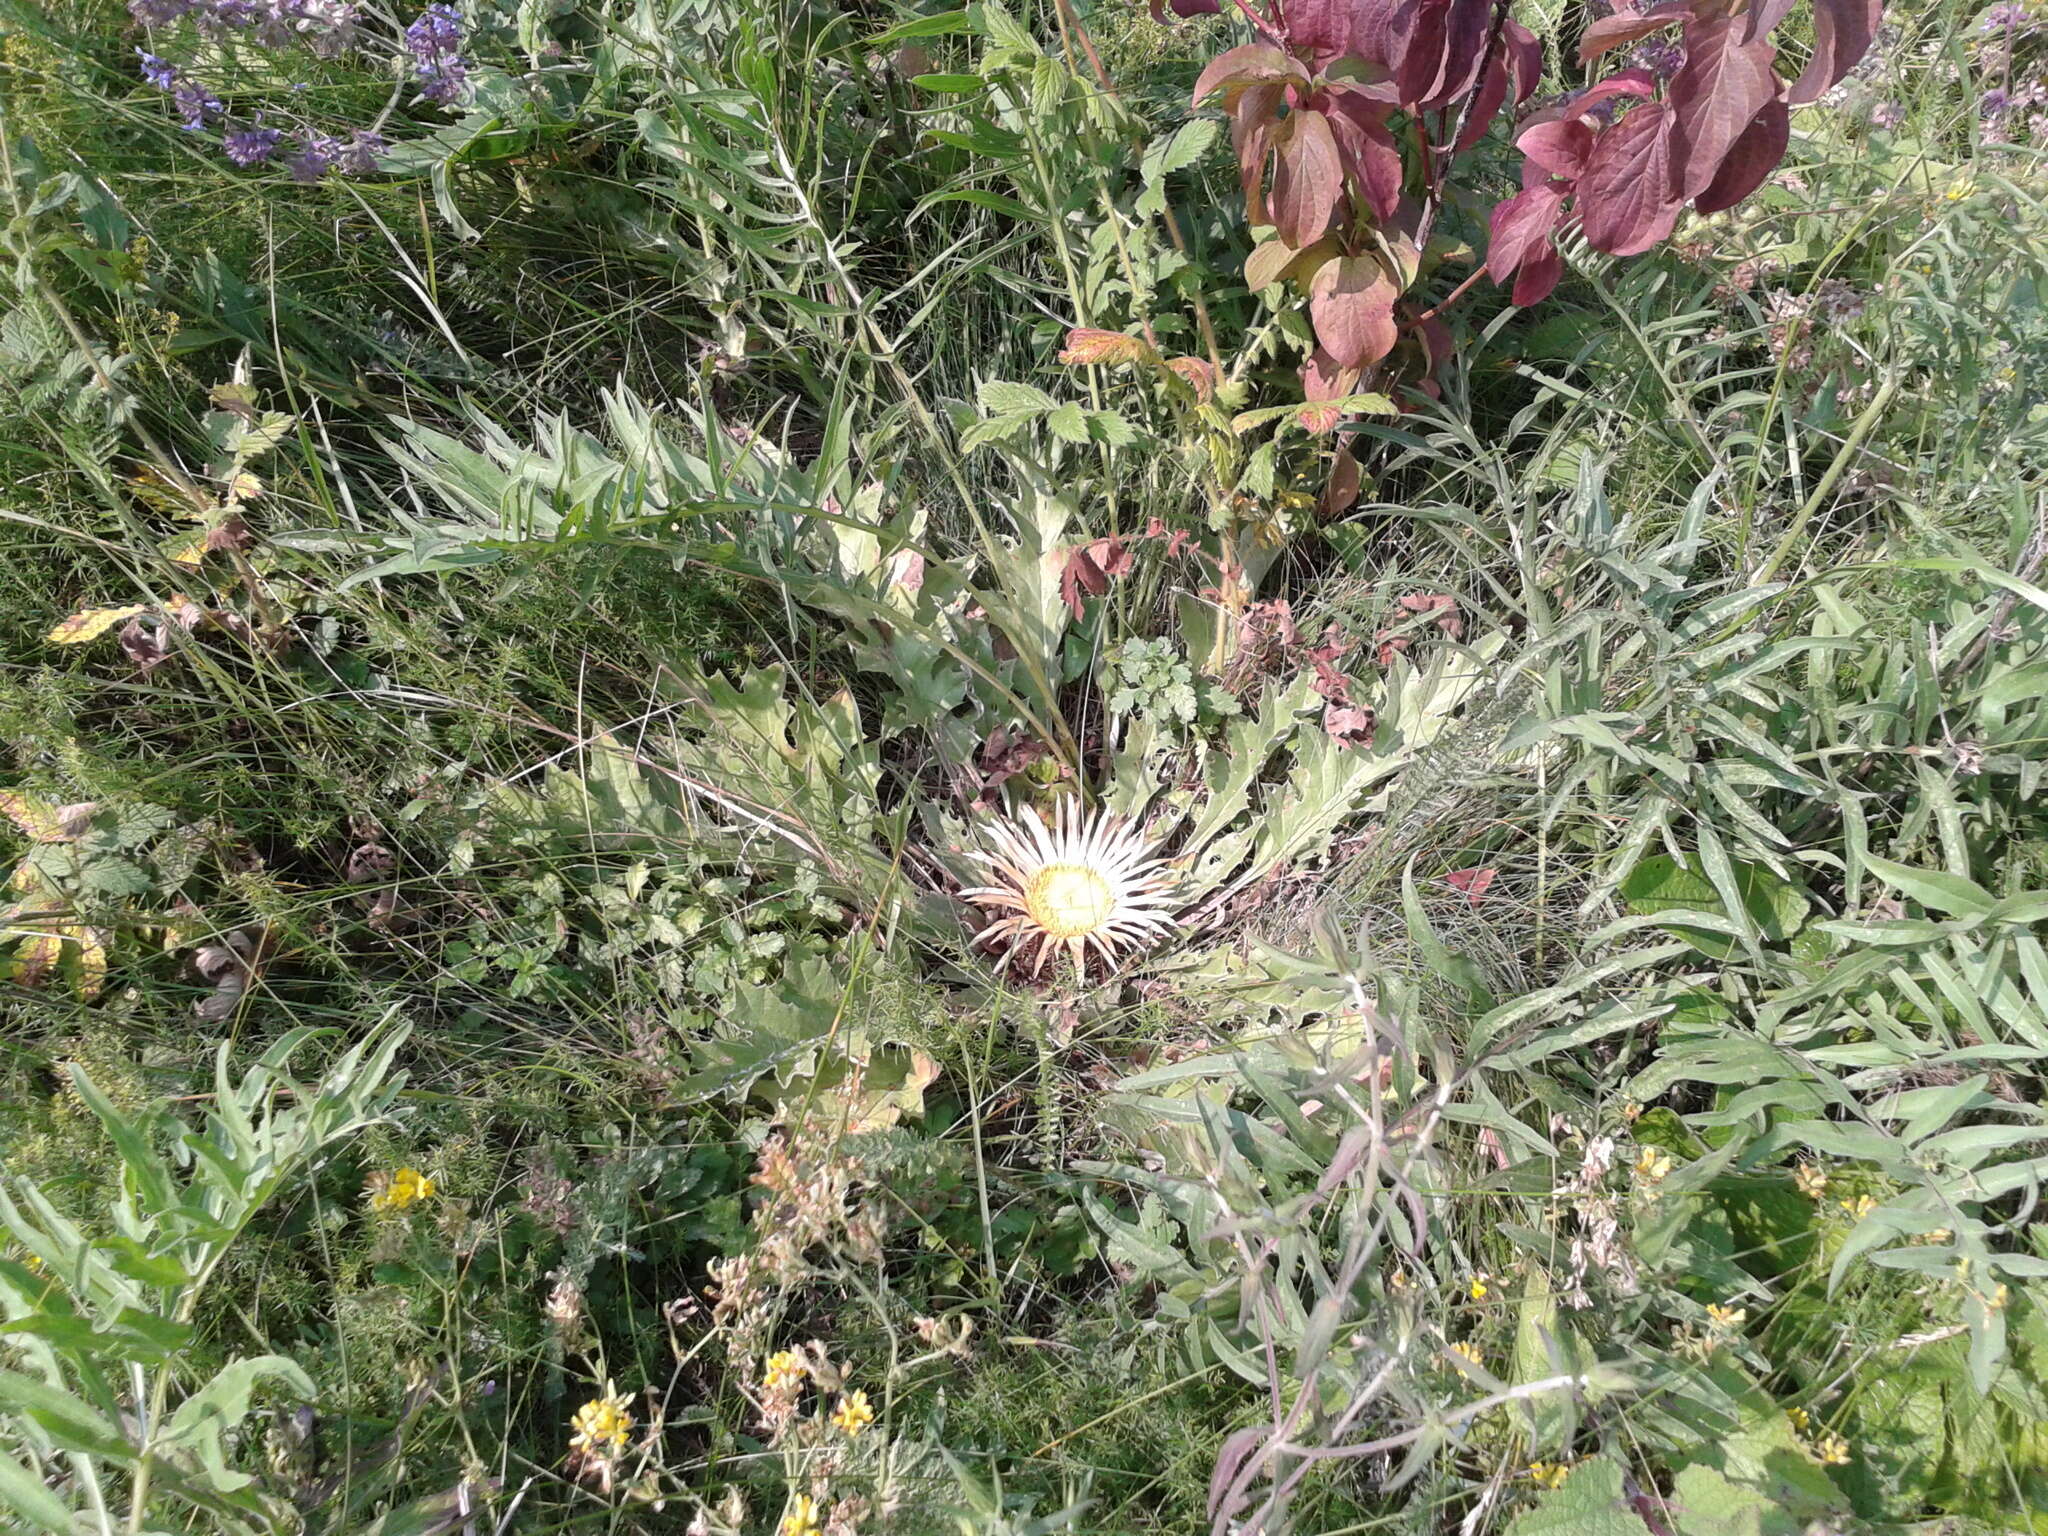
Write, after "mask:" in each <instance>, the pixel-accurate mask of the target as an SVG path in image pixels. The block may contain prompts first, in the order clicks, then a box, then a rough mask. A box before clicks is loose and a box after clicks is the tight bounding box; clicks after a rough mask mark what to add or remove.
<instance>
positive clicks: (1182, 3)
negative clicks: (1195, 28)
mask: <svg viewBox="0 0 2048 1536" xmlns="http://www.w3.org/2000/svg"><path fill="white" fill-rule="evenodd" d="M1166 3H1167V5H1169V6H1170V7H1172V10H1173V14H1174V15H1176V16H1183V17H1185V16H1214V15H1215V14H1216V13H1217V12H1218V11H1220V10H1222V9H1223V7H1222V6H1221V5H1220V4H1218V3H1217V0H1166ZM1152 19H1153V20H1154V21H1156V22H1158V23H1159V24H1160V25H1161V26H1162V27H1163V26H1166V25H1168V22H1167V20H1166V12H1165V11H1164V10H1162V9H1161V8H1160V4H1159V0H1152Z"/></svg>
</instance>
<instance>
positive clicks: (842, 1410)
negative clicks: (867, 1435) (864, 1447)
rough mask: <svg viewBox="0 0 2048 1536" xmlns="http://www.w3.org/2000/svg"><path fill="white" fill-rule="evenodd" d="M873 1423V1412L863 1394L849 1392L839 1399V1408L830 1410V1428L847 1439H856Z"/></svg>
mask: <svg viewBox="0 0 2048 1536" xmlns="http://www.w3.org/2000/svg"><path fill="white" fill-rule="evenodd" d="M874 1422H875V1410H874V1409H873V1407H871V1406H870V1405H869V1403H868V1395H867V1393H865V1392H849V1393H847V1394H846V1395H845V1396H844V1397H842V1398H840V1399H839V1406H838V1407H836V1408H834V1409H833V1410H832V1427H833V1428H834V1429H836V1430H838V1431H839V1432H840V1433H841V1434H842V1435H844V1436H846V1438H847V1439H849V1440H852V1439H855V1438H856V1437H858V1436H859V1435H860V1434H861V1433H862V1432H863V1431H865V1430H866V1429H867V1427H868V1426H869V1425H870V1424H872V1423H874Z"/></svg>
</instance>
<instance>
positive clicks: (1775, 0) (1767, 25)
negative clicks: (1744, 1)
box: [1742, 0, 1798, 43]
mask: <svg viewBox="0 0 2048 1536" xmlns="http://www.w3.org/2000/svg"><path fill="white" fill-rule="evenodd" d="M1796 4H1798V0H1749V10H1748V11H1747V12H1746V13H1745V14H1744V17H1743V20H1744V23H1745V26H1744V30H1743V33H1742V37H1743V41H1745V42H1751V43H1753V42H1755V41H1756V40H1757V39H1758V38H1760V37H1762V36H1763V35H1764V34H1765V33H1766V32H1768V31H1770V30H1771V28H1773V27H1775V26H1776V25H1777V24H1778V23H1779V22H1781V21H1783V20H1784V19H1785V18H1786V17H1787V16H1789V15H1791V14H1792V7H1793V6H1794V5H1796Z"/></svg>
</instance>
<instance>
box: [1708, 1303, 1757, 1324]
mask: <svg viewBox="0 0 2048 1536" xmlns="http://www.w3.org/2000/svg"><path fill="white" fill-rule="evenodd" d="M1707 1321H1708V1322H1710V1323H1712V1324H1713V1325H1714V1326H1715V1327H1716V1328H1724V1329H1726V1328H1740V1327H1741V1326H1742V1325H1743V1324H1744V1323H1746V1322H1748V1321H1749V1309H1748V1308H1747V1307H1723V1306H1719V1305H1716V1304H1715V1303H1713V1302H1708V1303H1707Z"/></svg>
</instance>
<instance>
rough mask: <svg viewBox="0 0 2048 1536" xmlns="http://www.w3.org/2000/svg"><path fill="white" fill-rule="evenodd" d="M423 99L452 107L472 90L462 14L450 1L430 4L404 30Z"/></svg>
mask: <svg viewBox="0 0 2048 1536" xmlns="http://www.w3.org/2000/svg"><path fill="white" fill-rule="evenodd" d="M405 46H406V49H407V51H408V52H410V53H411V54H412V57H413V75H414V77H415V78H416V79H418V81H419V82H420V95H419V99H420V100H421V101H431V102H434V103H436V104H438V105H440V106H444V107H446V106H452V105H453V104H454V103H455V102H457V101H460V100H461V99H462V97H463V94H464V93H465V92H466V91H467V90H468V89H469V61H468V60H466V59H464V58H463V57H462V55H461V53H460V52H459V51H458V50H459V49H460V48H461V47H462V15H461V13H460V12H459V11H457V10H456V9H455V7H454V6H452V5H448V4H439V5H430V6H428V7H427V8H426V9H425V10H424V11H421V12H420V14H419V15H418V17H417V18H415V19H414V21H413V24H412V25H411V26H409V27H407V28H406V29H405Z"/></svg>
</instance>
